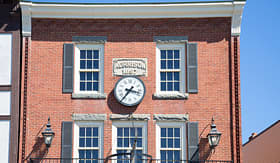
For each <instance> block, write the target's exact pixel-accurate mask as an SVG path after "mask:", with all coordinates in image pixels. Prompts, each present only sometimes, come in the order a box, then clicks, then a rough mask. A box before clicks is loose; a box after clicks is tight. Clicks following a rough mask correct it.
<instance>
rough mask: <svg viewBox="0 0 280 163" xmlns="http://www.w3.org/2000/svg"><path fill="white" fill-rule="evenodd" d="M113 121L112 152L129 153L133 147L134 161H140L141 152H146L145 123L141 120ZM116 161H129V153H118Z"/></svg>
mask: <svg viewBox="0 0 280 163" xmlns="http://www.w3.org/2000/svg"><path fill="white" fill-rule="evenodd" d="M131 123H133V122H115V123H113V134H112V135H113V148H114V150H113V153H117V154H120V153H130V152H131V150H132V149H133V147H135V159H136V161H135V162H136V163H142V162H143V157H142V155H141V154H142V153H146V130H147V127H146V123H145V122H143V123H141V122H134V123H133V124H131ZM116 159H117V161H116V162H117V163H129V162H130V156H129V155H125V154H124V155H118V156H117V158H116Z"/></svg>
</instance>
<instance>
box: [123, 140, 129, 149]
mask: <svg viewBox="0 0 280 163" xmlns="http://www.w3.org/2000/svg"><path fill="white" fill-rule="evenodd" d="M123 140H124V143H123V144H124V147H129V142H128V141H129V139H128V138H124V139H123Z"/></svg>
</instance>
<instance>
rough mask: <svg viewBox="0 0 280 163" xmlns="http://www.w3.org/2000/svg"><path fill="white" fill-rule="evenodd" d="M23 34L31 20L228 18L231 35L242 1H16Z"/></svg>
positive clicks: (237, 29) (236, 29)
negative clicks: (100, 2)
mask: <svg viewBox="0 0 280 163" xmlns="http://www.w3.org/2000/svg"><path fill="white" fill-rule="evenodd" d="M20 5H21V9H22V13H23V14H22V17H23V21H27V22H23V35H24V36H25V35H29V34H30V35H31V18H70V19H71V18H77V19H127V18H131V19H142V18H206V17H232V35H239V34H240V25H241V16H242V12H243V7H244V5H245V2H238V3H237V2H218V3H207V2H205V3H178V4H121V5H120V4H110V5H96V4H86V5H85V4H42V3H32V2H20Z"/></svg>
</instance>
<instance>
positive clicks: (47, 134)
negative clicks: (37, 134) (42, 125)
mask: <svg viewBox="0 0 280 163" xmlns="http://www.w3.org/2000/svg"><path fill="white" fill-rule="evenodd" d="M42 135H43V137H44V140H45V144H46V146H47V147H50V146H51V143H52V140H53V137H54V132H53V130H52V129H51V123H50V117H49V118H48V123H47V128H46V129H45V130H44V131H43V132H42Z"/></svg>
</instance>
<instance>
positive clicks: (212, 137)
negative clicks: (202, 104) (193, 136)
mask: <svg viewBox="0 0 280 163" xmlns="http://www.w3.org/2000/svg"><path fill="white" fill-rule="evenodd" d="M221 135H222V133H221V132H219V131H218V130H217V128H216V125H215V124H214V117H213V118H212V124H211V131H210V132H209V134H208V135H207V137H208V141H209V145H210V148H215V147H216V146H217V145H218V144H219V142H220V138H221Z"/></svg>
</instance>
